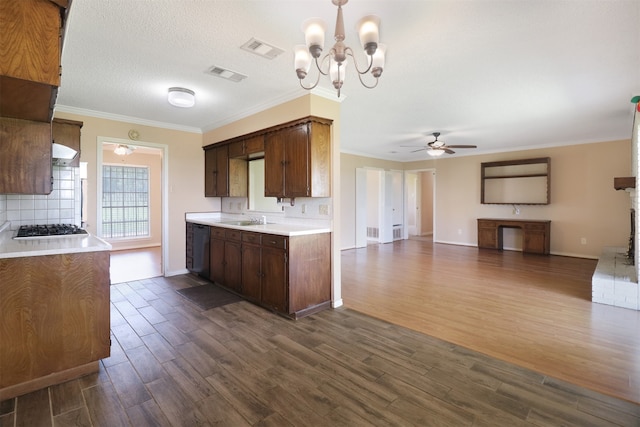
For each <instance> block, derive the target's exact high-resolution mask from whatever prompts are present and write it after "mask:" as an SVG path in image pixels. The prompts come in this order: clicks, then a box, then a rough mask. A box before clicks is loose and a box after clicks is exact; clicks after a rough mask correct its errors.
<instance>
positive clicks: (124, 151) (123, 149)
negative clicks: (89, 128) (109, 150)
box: [113, 144, 136, 156]
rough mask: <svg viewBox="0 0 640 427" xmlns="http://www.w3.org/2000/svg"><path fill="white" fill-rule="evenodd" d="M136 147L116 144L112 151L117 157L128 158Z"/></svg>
mask: <svg viewBox="0 0 640 427" xmlns="http://www.w3.org/2000/svg"><path fill="white" fill-rule="evenodd" d="M135 149H136V147H131V146H129V145H123V144H118V146H117V147H116V148H115V149H114V150H113V152H114V153H116V154H117V155H118V156H128V155H129V154H131V153H133V152H134V150H135Z"/></svg>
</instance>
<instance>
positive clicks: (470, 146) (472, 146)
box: [447, 145, 478, 148]
mask: <svg viewBox="0 0 640 427" xmlns="http://www.w3.org/2000/svg"><path fill="white" fill-rule="evenodd" d="M447 147H448V148H478V146H477V145H447Z"/></svg>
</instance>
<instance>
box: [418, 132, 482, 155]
mask: <svg viewBox="0 0 640 427" xmlns="http://www.w3.org/2000/svg"><path fill="white" fill-rule="evenodd" d="M432 135H433V136H434V138H435V140H433V141H431V142H429V143H427V147H422V148H419V149H418V150H413V151H412V153H416V152H418V151H422V150H427V154H429V155H430V156H441V155H442V154H444V153H447V154H453V153H455V151H453V150H452V148H478V147H477V146H476V145H446V144H445V143H444V142H443V141H438V137H439V136H440V132H433V134H432Z"/></svg>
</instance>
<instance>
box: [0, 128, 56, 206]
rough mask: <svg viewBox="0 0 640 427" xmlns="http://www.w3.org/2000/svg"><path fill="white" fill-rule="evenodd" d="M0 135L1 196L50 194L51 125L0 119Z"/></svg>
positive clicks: (51, 170) (51, 182)
mask: <svg viewBox="0 0 640 427" xmlns="http://www.w3.org/2000/svg"><path fill="white" fill-rule="evenodd" d="M0 135H2V137H1V138H0V171H2V174H0V194H49V193H51V190H52V189H53V174H52V172H53V166H52V159H51V154H52V153H51V147H52V144H51V124H49V123H46V122H35V121H31V120H20V119H10V118H6V117H0Z"/></svg>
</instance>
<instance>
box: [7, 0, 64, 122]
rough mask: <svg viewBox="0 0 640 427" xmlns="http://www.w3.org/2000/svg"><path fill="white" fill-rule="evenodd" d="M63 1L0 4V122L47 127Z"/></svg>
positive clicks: (57, 66)
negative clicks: (18, 121)
mask: <svg viewBox="0 0 640 427" xmlns="http://www.w3.org/2000/svg"><path fill="white" fill-rule="evenodd" d="M68 7H69V0H56V1H55V2H54V1H48V0H20V1H2V2H0V28H2V34H3V42H2V61H0V93H1V94H2V96H0V116H2V117H13V118H18V119H24V120H35V121H40V122H50V121H51V117H52V115H53V106H54V104H55V100H56V96H57V94H58V86H60V53H61V50H62V34H63V31H62V30H63V27H64V22H65V19H66V15H67V12H68Z"/></svg>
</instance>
